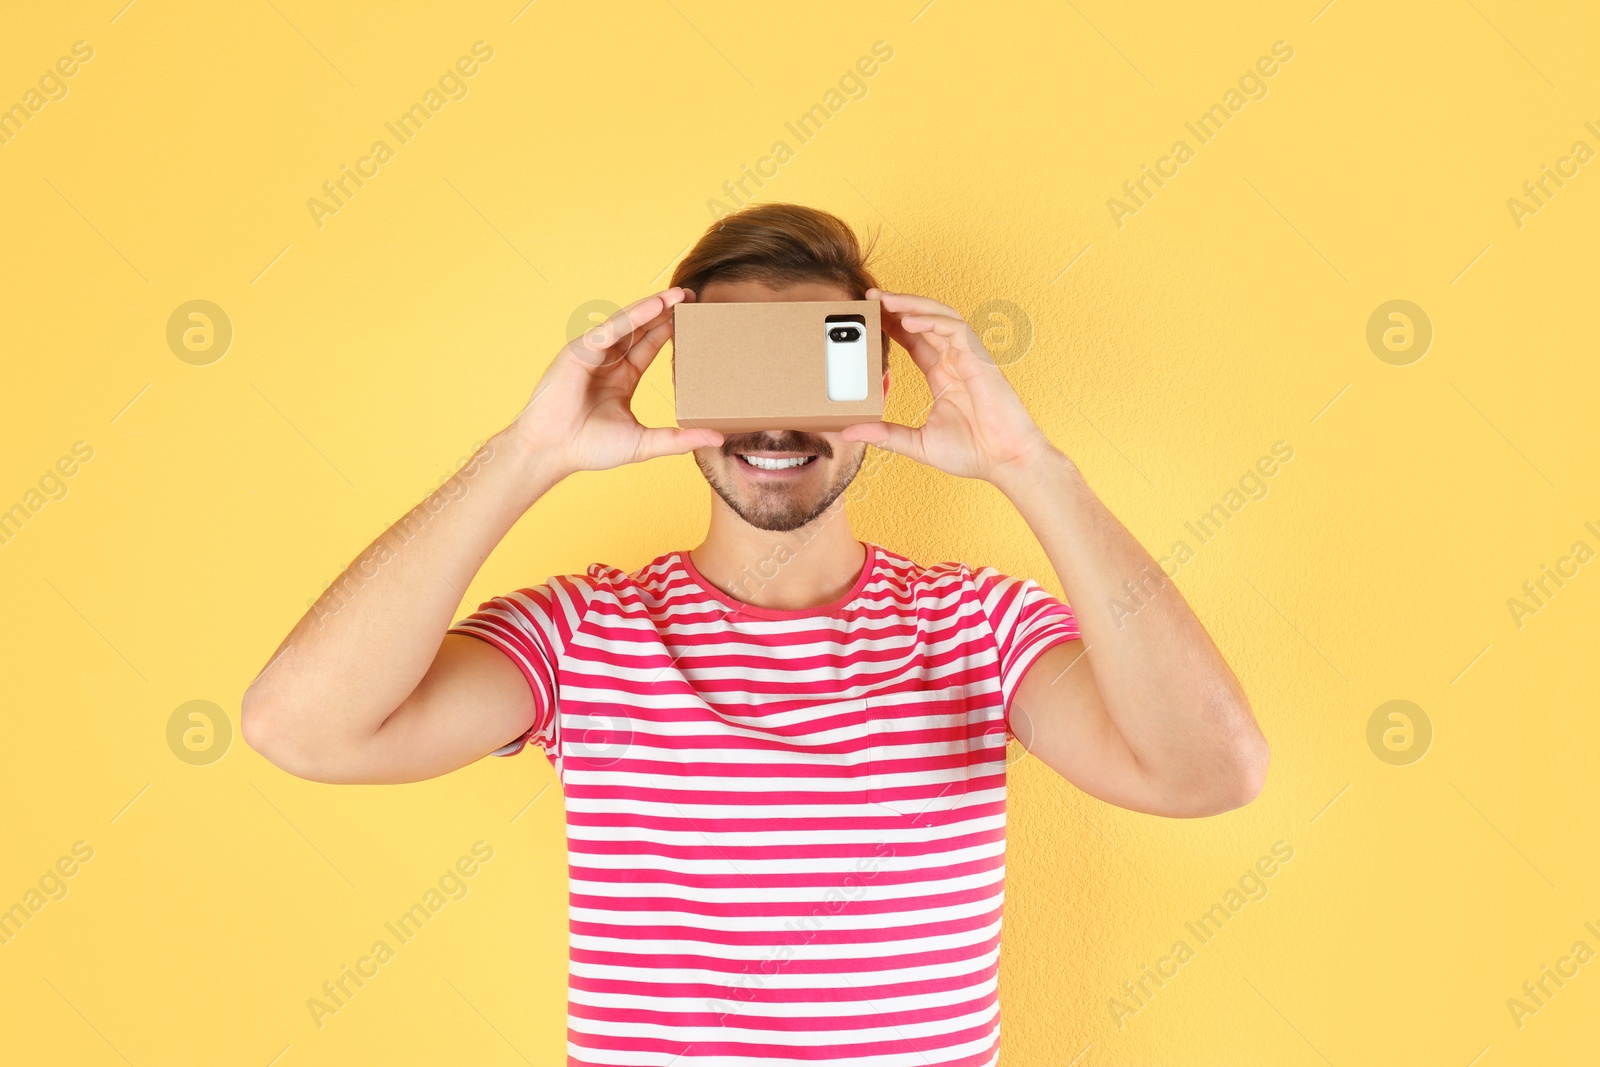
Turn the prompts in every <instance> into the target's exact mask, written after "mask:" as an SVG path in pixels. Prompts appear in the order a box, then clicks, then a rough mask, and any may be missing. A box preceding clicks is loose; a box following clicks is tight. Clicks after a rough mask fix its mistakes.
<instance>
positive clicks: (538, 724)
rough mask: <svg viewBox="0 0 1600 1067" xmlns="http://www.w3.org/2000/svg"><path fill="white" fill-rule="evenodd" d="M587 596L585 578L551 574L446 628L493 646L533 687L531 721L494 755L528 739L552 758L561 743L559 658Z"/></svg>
mask: <svg viewBox="0 0 1600 1067" xmlns="http://www.w3.org/2000/svg"><path fill="white" fill-rule="evenodd" d="M592 597H593V586H592V585H591V584H590V581H589V579H588V578H587V577H585V576H583V575H577V574H568V575H562V576H559V577H552V578H550V579H548V580H547V581H546V582H545V583H544V584H543V585H537V586H533V587H531V588H527V589H518V590H517V591H516V592H514V593H508V594H506V595H505V596H497V597H494V598H493V599H491V600H488V601H485V602H484V603H483V604H481V605H479V607H478V610H477V611H475V612H473V613H472V614H471V615H468V616H467V617H466V618H464V619H461V620H459V621H458V622H456V624H455V625H454V626H451V627H450V629H449V630H447V631H445V632H446V633H452V634H466V635H467V636H469V637H476V638H479V639H480V640H483V641H487V642H488V643H489V644H491V645H493V646H494V647H495V648H498V649H499V650H500V651H501V652H503V653H505V654H506V656H508V657H509V658H510V660H511V662H512V663H515V664H516V665H517V668H518V669H519V670H521V671H522V676H523V677H524V678H526V679H527V680H528V688H529V689H531V690H532V691H533V708H534V714H533V725H532V726H530V727H529V728H528V729H527V731H526V732H525V733H523V734H522V736H520V737H518V738H517V739H516V740H514V741H512V742H510V743H509V744H506V745H504V746H502V747H500V748H497V749H495V750H494V752H493V753H492V754H493V755H496V756H512V755H515V754H517V753H518V752H521V751H522V749H523V747H524V746H526V745H527V744H528V743H529V742H530V741H531V742H533V743H534V744H536V745H538V746H539V747H540V748H541V749H542V750H543V751H544V753H545V755H546V756H547V757H549V758H550V760H551V762H552V763H553V762H555V760H556V758H557V756H558V755H559V743H560V734H559V730H558V728H557V722H558V717H557V714H556V713H557V698H558V695H559V692H560V686H559V684H558V677H559V673H558V671H559V667H560V663H561V657H562V655H563V653H564V652H565V651H566V648H567V646H568V643H569V642H570V641H571V639H572V635H573V634H575V633H576V632H577V631H578V628H579V627H580V626H582V625H583V619H584V616H585V615H586V614H587V612H588V607H589V603H590V601H591V599H592Z"/></svg>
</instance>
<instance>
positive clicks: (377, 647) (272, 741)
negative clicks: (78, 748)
mask: <svg viewBox="0 0 1600 1067" xmlns="http://www.w3.org/2000/svg"><path fill="white" fill-rule="evenodd" d="M686 299H693V294H692V293H690V292H689V291H688V290H686V289H679V288H674V289H669V290H667V291H666V292H664V293H657V294H656V295H654V296H651V297H647V298H645V299H644V300H640V301H638V302H636V303H634V304H631V305H629V306H628V307H627V308H625V309H623V310H622V311H619V312H617V314H616V315H614V316H612V317H611V318H610V319H608V320H607V321H606V322H605V323H604V324H602V325H601V326H597V327H595V328H594V329H593V330H590V331H589V332H588V333H586V334H585V335H584V336H583V337H581V338H575V339H574V340H573V341H571V342H570V343H568V344H567V346H566V347H564V348H563V349H562V350H561V351H560V353H558V354H557V356H556V358H555V359H554V360H553V361H552V362H551V364H550V366H549V368H548V369H547V370H546V371H545V373H544V376H543V377H542V378H541V379H540V381H539V385H538V387H537V388H536V389H535V391H534V396H533V399H532V400H531V401H529V403H528V405H527V407H526V408H525V409H524V410H523V411H522V413H521V414H520V415H519V416H518V417H517V419H516V420H515V421H514V422H513V423H512V424H511V425H510V426H508V427H507V428H506V429H504V430H502V431H501V432H500V433H498V434H496V435H495V436H494V437H493V438H492V439H491V440H490V441H489V442H488V443H487V444H486V445H485V446H484V447H483V449H481V450H480V451H479V452H478V454H477V455H475V456H474V457H473V459H472V460H471V461H470V462H469V463H468V464H467V465H466V466H464V467H463V468H462V469H461V470H460V471H458V472H456V474H455V475H453V476H452V477H451V478H450V479H449V480H448V481H447V482H446V483H445V484H444V485H443V486H441V487H440V488H439V489H437V490H435V491H434V493H433V494H431V495H430V496H429V497H428V499H427V500H425V501H424V502H423V503H422V504H421V505H419V507H418V508H416V509H413V511H411V512H410V513H408V514H407V515H406V516H405V517H404V518H402V519H401V520H400V521H399V522H397V523H396V524H395V525H394V526H392V527H390V529H389V530H388V531H387V532H385V533H384V534H383V536H381V537H379V538H378V539H377V540H376V541H374V542H373V543H372V545H371V546H369V548H368V550H367V551H366V552H364V553H362V555H361V556H360V557H358V558H357V560H356V561H355V562H354V563H352V564H351V565H350V567H349V568H347V569H346V570H345V573H344V574H343V575H341V576H340V578H339V581H337V582H335V583H334V584H333V585H332V586H330V587H329V589H328V590H327V592H326V593H324V595H323V597H322V598H321V599H320V600H318V602H317V603H316V604H315V605H313V606H312V608H311V610H310V611H309V612H307V613H306V615H305V617H304V618H302V619H301V620H300V621H299V623H297V624H296V626H295V627H294V629H293V630H292V631H291V632H290V634H289V636H288V637H287V638H285V639H284V642H283V643H282V644H281V645H280V646H279V648H278V650H277V652H276V653H275V654H274V656H273V658H272V659H271V661H270V662H269V663H268V664H267V666H266V668H265V669H263V670H262V672H261V674H260V675H258V676H257V677H256V679H255V681H254V682H253V683H251V685H250V687H249V689H248V690H247V691H246V692H245V694H244V698H243V701H242V702H241V708H242V720H241V730H242V732H243V734H244V737H245V740H246V742H248V743H249V745H250V747H252V748H254V749H255V750H257V751H258V752H260V753H261V754H262V755H264V756H266V757H267V758H268V759H269V760H271V761H272V762H273V763H275V764H277V765H278V766H280V767H282V768H283V769H284V770H287V771H289V772H290V773H291V774H295V775H298V776H300V777H302V778H310V779H313V780H315V781H323V782H369V783H378V782H410V781H418V780H421V779H424V778H431V777H434V776H436V775H440V774H444V773H445V772H447V771H451V770H454V769H456V768H458V767H463V766H465V765H467V764H469V763H472V762H474V761H475V760H477V759H479V758H480V757H482V756H484V755H486V754H487V753H489V752H491V751H493V750H494V749H496V748H498V747H500V746H501V745H503V744H505V743H507V742H509V741H512V740H514V739H515V738H516V737H518V736H519V735H520V734H522V733H523V732H524V731H525V730H527V728H528V726H529V725H531V723H532V721H533V716H534V710H535V709H534V704H533V694H532V692H531V691H530V689H529V687H528V683H527V681H526V679H524V678H523V676H522V673H521V671H520V670H519V669H518V668H517V667H516V666H515V665H514V664H513V663H512V662H511V661H510V660H509V659H508V658H506V656H505V655H504V654H503V653H501V652H500V651H499V650H498V649H496V648H494V647H493V646H491V645H489V644H487V643H485V642H483V641H480V640H478V639H477V638H474V637H467V636H463V635H460V634H448V633H446V631H447V630H448V629H449V627H450V624H451V622H452V615H453V613H454V612H455V611H456V609H457V607H458V605H459V604H460V601H461V596H462V592H463V591H464V590H465V589H466V588H467V586H468V584H469V583H470V582H471V581H472V579H473V576H474V575H476V574H477V572H478V568H479V567H480V566H482V564H483V561H484V560H485V559H486V558H487V557H488V555H489V553H490V552H491V551H492V550H493V549H494V546H495V545H497V544H498V543H499V542H500V540H501V539H502V538H503V537H504V536H505V535H506V532H507V531H509V530H510V529H511V527H512V525H513V524H514V523H515V522H516V521H517V519H518V518H519V517H520V516H521V515H522V514H523V513H524V512H525V511H527V510H528V509H529V508H530V507H532V506H533V504H534V503H535V502H536V501H537V500H538V499H539V498H540V497H542V496H543V495H544V494H545V493H546V492H547V491H548V490H549V489H550V488H551V487H552V486H554V485H555V484H556V483H557V482H559V481H560V480H561V479H562V478H564V477H565V476H566V475H567V474H569V473H572V472H575V471H580V470H604V469H607V468H609V467H615V466H620V465H622V464H624V463H634V462H639V461H642V460H647V459H654V458H656V457H658V456H666V455H672V454H675V453H680V452H687V451H690V450H691V449H694V448H697V447H700V446H702V445H717V444H720V443H721V441H722V435H721V434H718V433H716V432H715V431H712V430H687V429H679V428H676V427H663V428H650V427H644V426H641V425H639V423H638V421H637V420H636V419H635V418H634V417H633V413H632V411H631V409H630V401H631V400H632V398H633V392H634V389H635V388H637V386H638V383H639V380H640V378H641V377H642V376H643V374H644V372H645V370H646V369H647V368H648V367H649V365H650V362H651V360H653V359H654V358H655V355H656V353H657V352H659V351H660V349H661V347H662V345H664V344H665V343H666V341H667V339H668V338H669V337H671V336H672V307H673V305H675V304H677V303H679V302H680V301H682V300H686Z"/></svg>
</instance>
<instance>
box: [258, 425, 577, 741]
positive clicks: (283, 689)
mask: <svg viewBox="0 0 1600 1067" xmlns="http://www.w3.org/2000/svg"><path fill="white" fill-rule="evenodd" d="M561 476H562V473H561V472H560V471H559V470H557V469H556V467H555V465H554V463H553V462H552V461H551V453H550V450H549V449H542V448H539V447H537V446H535V445H533V444H530V443H529V441H528V440H527V438H525V437H524V436H523V435H522V434H520V433H519V432H518V431H517V429H516V427H515V425H513V426H512V427H508V428H507V429H506V430H503V431H501V432H500V433H498V434H496V435H495V436H494V437H493V438H492V439H490V440H489V441H488V442H487V443H486V444H485V445H484V446H483V447H482V448H480V449H479V450H478V452H477V453H475V454H474V456H473V458H472V459H471V460H469V461H468V462H467V463H466V464H465V465H464V466H463V467H462V468H461V469H460V470H458V471H457V472H456V473H455V474H453V475H451V477H450V478H449V479H448V480H447V481H446V482H445V483H444V484H443V485H441V486H440V487H439V488H438V489H436V490H434V491H433V493H431V494H429V496H428V497H427V499H425V500H424V501H423V502H422V503H421V504H419V505H418V506H417V507H415V508H413V509H412V510H411V511H409V512H408V513H407V514H406V515H405V516H403V517H402V518H401V519H400V520H399V521H398V522H396V523H395V524H394V525H393V526H391V527H389V529H388V530H386V531H385V532H384V533H383V534H382V535H381V536H379V537H378V539H377V540H375V541H373V542H372V544H371V545H369V546H368V547H367V549H366V550H365V551H363V552H362V553H361V555H360V556H358V557H357V558H356V560H355V561H354V562H353V563H351V564H350V566H349V567H347V568H346V569H345V571H344V573H343V574H341V575H340V576H339V578H338V580H337V581H335V582H334V583H333V584H332V585H330V586H329V587H328V588H327V590H326V591H324V593H323V594H322V596H321V597H320V598H319V599H318V600H317V602H316V603H315V604H314V605H312V607H311V609H310V610H309V611H308V612H306V614H305V616H304V617H303V618H302V619H301V620H300V621H299V623H297V624H296V625H295V627H294V629H293V630H292V631H291V632H290V634H289V636H288V637H287V638H285V639H284V641H283V643H282V644H281V645H280V646H279V647H278V650H277V652H276V653H275V654H274V656H273V658H272V660H271V661H270V662H269V663H268V665H267V667H266V668H265V669H264V670H263V671H262V672H261V674H260V675H258V676H257V678H256V680H255V681H254V682H253V683H252V684H251V686H250V688H249V690H247V691H246V693H245V697H244V702H243V703H244V705H245V706H246V707H248V708H251V709H252V710H251V712H250V713H251V714H265V715H269V716H271V717H272V718H274V719H277V720H278V721H279V722H280V723H287V724H289V725H292V726H293V728H294V729H295V730H296V731H298V732H300V733H302V734H303V735H315V736H318V737H322V738H326V739H329V740H337V739H341V738H359V737H365V736H370V735H371V733H372V732H373V731H375V730H377V729H378V727H379V726H380V725H381V724H382V723H383V721H384V719H385V718H386V717H387V716H388V715H389V714H390V713H391V712H392V711H393V710H394V709H395V708H396V707H397V706H398V705H399V704H400V703H401V702H402V701H403V700H405V698H406V697H407V696H409V695H410V693H411V691H412V690H413V689H415V688H416V686H417V683H418V682H419V681H420V680H421V679H422V677H423V675H424V674H425V673H426V672H427V670H428V667H429V665H430V664H431V663H432V661H433V657H434V655H435V654H436V653H437V652H438V649H439V643H440V641H441V640H442V639H443V636H444V633H445V631H446V630H447V629H449V626H450V623H451V622H452V621H453V617H452V616H453V614H454V612H455V611H456V609H457V608H458V606H459V605H460V602H461V597H462V595H463V592H464V591H465V589H466V588H467V585H468V584H469V583H470V582H471V581H472V578H473V577H474V576H475V575H476V574H477V572H478V568H479V567H481V566H482V565H483V561H484V560H485V559H486V558H487V557H488V555H489V553H490V552H491V551H492V550H493V549H494V547H495V545H496V544H498V543H499V542H500V540H501V538H503V537H504V536H505V534H506V533H507V531H509V530H510V529H511V527H512V525H514V524H515V523H516V521H517V519H518V518H519V517H520V516H521V515H522V514H523V513H524V512H525V511H526V510H527V509H528V508H529V507H530V506H532V504H533V503H534V502H535V501H536V500H538V499H539V497H541V496H543V495H544V494H545V492H547V491H548V490H549V489H550V488H551V487H552V486H553V485H555V484H556V482H558V481H560V480H561Z"/></svg>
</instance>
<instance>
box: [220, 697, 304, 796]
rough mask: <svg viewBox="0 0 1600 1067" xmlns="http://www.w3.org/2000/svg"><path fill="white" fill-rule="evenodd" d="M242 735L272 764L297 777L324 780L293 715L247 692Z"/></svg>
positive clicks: (241, 713) (242, 710) (242, 708)
mask: <svg viewBox="0 0 1600 1067" xmlns="http://www.w3.org/2000/svg"><path fill="white" fill-rule="evenodd" d="M239 734H240V736H242V737H243V738H244V743H245V744H247V745H249V746H250V747H251V748H252V749H254V750H255V751H256V752H257V753H258V754H260V756H261V757H262V758H263V759H265V760H266V761H267V762H268V763H270V764H272V765H273V766H274V767H277V768H278V769H279V770H281V771H286V772H288V773H289V774H292V775H294V776H295V777H296V778H305V779H308V780H310V781H320V780H321V773H322V772H321V769H320V768H318V767H317V766H316V762H315V761H314V760H313V759H312V758H311V756H312V752H313V751H314V746H312V745H308V744H307V743H306V740H305V738H304V736H303V731H302V730H300V729H298V728H297V727H296V726H295V724H294V720H293V717H292V716H290V715H286V714H285V713H284V712H283V710H282V709H281V708H277V707H274V706H273V705H272V704H269V703H266V702H264V701H262V700H261V699H260V698H259V697H254V696H252V695H251V694H250V693H249V692H246V693H245V695H244V699H243V700H241V701H240V702H239Z"/></svg>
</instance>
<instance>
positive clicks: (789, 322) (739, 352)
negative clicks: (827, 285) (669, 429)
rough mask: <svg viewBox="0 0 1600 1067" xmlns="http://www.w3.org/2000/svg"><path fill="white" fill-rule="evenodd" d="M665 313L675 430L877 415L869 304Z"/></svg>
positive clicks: (819, 427)
mask: <svg viewBox="0 0 1600 1067" xmlns="http://www.w3.org/2000/svg"><path fill="white" fill-rule="evenodd" d="M672 314H673V324H672V384H673V389H674V391H675V393H676V396H677V418H678V425H679V426H683V427H694V428H706V429H712V430H717V431H720V432H722V433H748V432H752V431H755V430H799V431H801V432H804V433H819V432H825V431H834V430H842V429H844V428H845V427H846V426H849V425H851V424H852V423H857V422H876V421H878V420H879V419H881V418H883V372H884V367H885V363H884V360H885V352H884V350H883V349H884V342H883V326H882V322H881V319H880V309H879V305H878V302H877V301H876V300H794V301H782V300H777V301H755V302H749V303H743V302H740V303H733V302H730V303H720V304H719V303H710V304H697V303H683V304H677V305H674V307H673V309H672Z"/></svg>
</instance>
